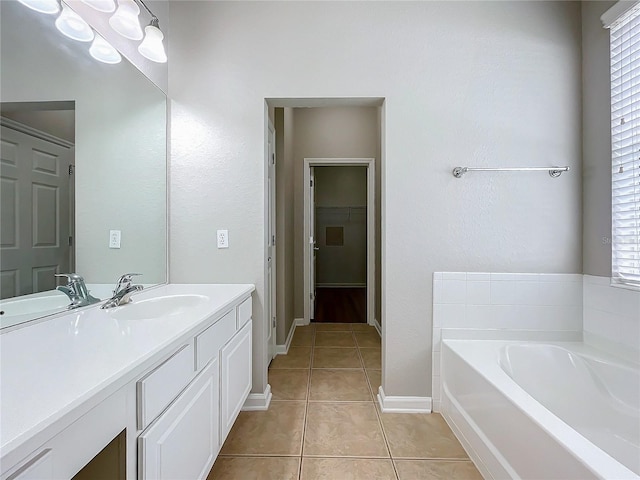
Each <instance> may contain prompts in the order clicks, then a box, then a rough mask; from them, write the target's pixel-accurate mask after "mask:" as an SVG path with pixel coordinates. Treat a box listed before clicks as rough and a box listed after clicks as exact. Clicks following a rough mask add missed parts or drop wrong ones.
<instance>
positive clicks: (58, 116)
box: [0, 102, 75, 298]
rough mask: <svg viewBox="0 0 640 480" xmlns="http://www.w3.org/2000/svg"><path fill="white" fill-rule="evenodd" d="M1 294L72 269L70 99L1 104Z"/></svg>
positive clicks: (51, 281) (33, 287)
mask: <svg viewBox="0 0 640 480" xmlns="http://www.w3.org/2000/svg"><path fill="white" fill-rule="evenodd" d="M1 111H2V119H1V123H2V126H1V143H0V160H1V162H0V196H1V204H2V209H1V212H0V298H10V297H15V296H18V295H25V294H29V293H37V292H42V291H46V290H51V289H53V288H55V287H56V278H55V277H54V275H55V274H56V273H66V272H71V271H73V255H72V250H73V247H72V242H73V239H72V236H73V221H72V218H73V192H74V189H73V175H72V174H73V167H72V165H73V164H74V132H75V112H74V109H73V102H45V103H24V104H20V103H12V104H6V103H5V104H2V106H1Z"/></svg>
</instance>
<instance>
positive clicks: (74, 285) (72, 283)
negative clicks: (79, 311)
mask: <svg viewBox="0 0 640 480" xmlns="http://www.w3.org/2000/svg"><path fill="white" fill-rule="evenodd" d="M56 277H66V279H67V284H66V285H59V286H58V287H56V290H58V291H60V292H62V293H64V294H65V295H66V296H67V297H69V299H70V300H71V303H70V304H69V306H68V307H67V308H68V309H70V310H71V309H73V308H79V307H86V306H87V305H91V304H94V303H98V302H99V301H100V299H99V298H96V297H93V296H91V295H90V294H89V290H87V286H86V285H85V284H84V278H82V277H81V276H80V275H78V274H77V273H56Z"/></svg>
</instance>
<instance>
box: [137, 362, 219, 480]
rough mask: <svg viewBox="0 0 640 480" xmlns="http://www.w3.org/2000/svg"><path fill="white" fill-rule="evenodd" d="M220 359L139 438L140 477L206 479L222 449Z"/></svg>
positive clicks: (177, 479) (198, 377)
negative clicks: (220, 432) (219, 409)
mask: <svg viewBox="0 0 640 480" xmlns="http://www.w3.org/2000/svg"><path fill="white" fill-rule="evenodd" d="M219 371H220V370H219V363H218V359H217V358H216V359H215V360H213V361H212V362H211V363H210V364H209V365H208V366H207V367H206V368H205V369H204V370H203V371H202V373H201V374H200V375H198V376H197V377H196V379H195V380H194V381H193V382H192V383H191V385H189V386H188V387H187V389H186V390H185V391H184V392H183V393H182V394H181V395H180V396H179V397H178V398H177V399H176V401H175V402H174V403H173V404H172V405H171V406H169V408H168V409H167V410H166V411H165V412H164V413H163V414H162V415H161V416H160V417H159V418H158V419H157V420H156V421H155V422H154V423H153V424H152V425H151V427H150V428H149V429H148V430H147V431H146V432H144V433H143V434H142V435H140V437H139V438H138V457H139V458H138V461H139V467H140V478H141V479H148V480H182V479H184V480H195V479H203V478H206V476H207V474H208V473H209V470H210V469H211V467H212V465H213V462H214V461H215V458H216V455H217V454H218V450H219V448H220V437H219V434H218V432H219V430H218V428H219V427H218V423H219V422H218V413H219V411H218V405H219V398H220V396H219V375H220V373H219Z"/></svg>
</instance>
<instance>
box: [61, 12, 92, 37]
mask: <svg viewBox="0 0 640 480" xmlns="http://www.w3.org/2000/svg"><path fill="white" fill-rule="evenodd" d="M56 28H57V29H58V30H60V32H61V33H62V34H63V35H66V36H67V37H69V38H72V39H73V40H78V41H79V42H90V41H91V40H93V37H94V35H93V30H92V29H91V27H90V26H89V24H88V23H87V22H85V21H84V20H83V19H82V17H81V16H80V15H78V14H77V13H76V12H74V11H73V10H71V8H69V7H68V6H67V5H66V4H65V3H62V13H61V14H60V16H59V17H58V18H57V19H56Z"/></svg>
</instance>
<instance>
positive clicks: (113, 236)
mask: <svg viewBox="0 0 640 480" xmlns="http://www.w3.org/2000/svg"><path fill="white" fill-rule="evenodd" d="M121 237H122V232H121V231H120V230H109V248H120V238H121Z"/></svg>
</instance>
